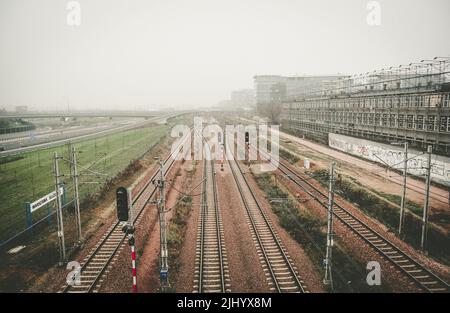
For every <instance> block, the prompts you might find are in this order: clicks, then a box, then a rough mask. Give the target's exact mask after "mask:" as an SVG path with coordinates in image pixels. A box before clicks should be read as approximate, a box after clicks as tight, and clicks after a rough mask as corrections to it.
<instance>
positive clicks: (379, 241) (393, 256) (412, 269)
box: [260, 150, 450, 293]
mask: <svg viewBox="0 0 450 313" xmlns="http://www.w3.org/2000/svg"><path fill="white" fill-rule="evenodd" d="M260 153H263V154H264V153H265V152H263V151H261V150H260ZM265 154H266V156H267V155H268V154H267V153H265ZM270 160H271V162H272V159H270ZM278 170H279V171H280V172H281V173H283V174H284V175H285V177H286V178H287V179H289V180H290V181H292V182H293V183H294V184H295V185H297V186H298V187H300V188H301V189H303V190H304V191H305V192H306V193H307V194H309V195H310V196H311V197H312V198H313V199H315V200H316V201H317V202H319V203H320V204H321V206H322V207H324V208H325V209H328V207H327V205H326V203H327V201H328V195H327V194H326V193H324V192H322V191H321V190H319V189H318V188H317V187H316V186H314V185H313V184H312V183H311V182H310V180H311V177H306V178H305V177H302V175H300V174H299V173H298V172H297V171H296V170H295V169H293V168H292V166H291V165H290V164H289V163H288V162H287V161H286V160H284V159H282V158H280V161H279V166H278ZM339 202H340V201H339V200H338V199H335V202H334V206H333V213H334V216H336V217H337V219H338V220H339V221H340V222H342V223H343V224H344V225H345V226H346V227H348V228H349V229H350V230H351V231H352V232H354V233H355V234H357V235H358V236H359V237H360V238H361V239H362V240H364V241H365V242H366V243H367V244H368V245H369V246H371V247H372V248H373V249H375V250H376V251H377V252H378V253H379V254H381V255H382V256H383V257H385V258H386V259H387V260H389V261H390V262H391V263H392V264H394V266H395V267H396V268H397V269H399V270H400V271H401V272H402V273H404V274H406V275H407V276H408V277H409V278H410V279H411V280H412V281H413V282H414V283H415V284H416V285H417V286H418V287H420V288H421V289H423V290H424V291H427V292H444V293H445V292H449V291H450V286H449V284H448V283H447V282H445V281H444V280H443V279H441V278H440V277H438V276H437V275H436V274H434V273H432V272H431V271H430V270H428V269H427V268H426V267H425V266H423V265H421V264H420V263H419V262H417V261H416V260H414V259H413V258H412V257H411V256H409V255H408V254H407V253H406V252H404V251H402V250H401V248H400V247H398V246H397V245H395V244H394V243H392V242H391V241H389V240H388V239H387V238H385V237H384V236H383V235H381V234H380V233H378V232H377V231H375V230H374V229H373V228H372V227H370V226H369V225H368V224H366V223H365V222H364V221H362V220H361V219H359V218H358V217H356V216H355V215H354V214H353V213H352V212H350V211H349V210H348V209H346V208H345V207H344V206H343V205H341V204H340V203H339Z"/></svg>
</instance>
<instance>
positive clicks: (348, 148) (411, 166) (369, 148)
mask: <svg viewBox="0 0 450 313" xmlns="http://www.w3.org/2000/svg"><path fill="white" fill-rule="evenodd" d="M328 144H329V146H330V147H332V148H334V149H337V150H341V151H344V152H346V153H349V154H353V155H356V156H359V157H362V158H365V159H369V160H371V161H374V162H377V163H381V164H384V165H389V166H391V167H393V168H395V169H398V170H402V169H403V154H404V152H403V148H402V147H397V146H391V145H387V144H382V143H378V142H374V141H370V140H365V139H358V138H354V137H349V136H344V135H338V134H329V137H328ZM408 159H409V160H408V173H410V174H413V175H418V176H424V175H425V173H426V168H427V163H428V162H427V156H426V154H425V153H423V152H420V151H417V150H414V149H409V150H408ZM431 180H433V181H436V182H439V183H441V184H444V185H447V186H450V158H448V157H444V156H439V155H434V154H433V155H432V156H431Z"/></svg>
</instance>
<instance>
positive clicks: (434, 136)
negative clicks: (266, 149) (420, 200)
mask: <svg viewBox="0 0 450 313" xmlns="http://www.w3.org/2000/svg"><path fill="white" fill-rule="evenodd" d="M443 68H444V69H446V68H448V63H447V62H444V66H442V64H441V66H440V67H439V68H437V67H434V69H435V70H434V72H433V71H430V70H428V71H427V74H426V75H424V74H423V73H422V72H420V71H417V69H416V72H412V73H411V72H409V73H406V74H405V75H398V74H397V75H395V73H393V74H392V75H388V73H383V74H382V75H381V74H376V75H374V76H376V77H378V78H376V77H375V78H374V77H371V78H372V79H371V80H370V79H367V77H366V78H365V79H361V78H359V80H357V79H356V78H352V79H348V80H347V81H342V82H341V86H339V87H338V88H335V89H334V90H332V91H330V92H328V93H325V94H324V93H322V94H321V95H319V94H314V95H310V96H309V97H308V96H307V97H304V98H303V99H300V100H290V101H285V102H284V103H283V109H282V113H281V123H282V128H283V129H284V130H286V131H289V132H291V133H293V134H296V135H303V136H306V137H309V138H312V139H315V140H317V141H320V142H323V143H325V144H328V134H330V133H334V134H342V135H347V136H353V137H358V138H363V139H369V140H373V141H378V142H384V143H392V142H404V141H408V142H409V143H410V145H411V146H413V147H416V148H418V149H420V150H422V151H423V150H424V149H426V146H427V145H429V144H432V145H433V150H434V151H435V152H436V153H439V154H442V155H447V156H448V155H450V83H449V77H448V71H446V70H443Z"/></svg>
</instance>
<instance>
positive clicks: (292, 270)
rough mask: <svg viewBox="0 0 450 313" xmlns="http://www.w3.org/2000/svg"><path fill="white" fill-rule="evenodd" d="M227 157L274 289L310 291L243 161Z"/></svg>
mask: <svg viewBox="0 0 450 313" xmlns="http://www.w3.org/2000/svg"><path fill="white" fill-rule="evenodd" d="M227 159H228V163H229V165H230V168H231V172H232V174H233V177H234V180H235V182H236V185H237V187H238V190H239V193H240V195H241V198H242V202H243V203H244V206H245V210H246V218H247V223H248V224H249V225H250V230H251V233H252V237H253V241H254V243H255V245H256V249H257V252H258V255H259V259H260V262H261V264H262V266H263V270H264V272H265V274H266V279H267V281H268V283H269V286H270V290H271V291H274V292H283V293H284V292H309V291H308V289H307V287H306V286H305V283H304V282H303V281H302V279H301V278H300V276H299V274H298V270H297V268H296V267H295V266H294V265H293V262H292V260H291V258H290V256H289V254H288V252H287V251H286V249H285V248H284V246H283V244H282V243H281V240H280V238H279V237H278V234H277V232H276V231H275V229H274V228H273V226H272V222H271V221H270V219H269V217H268V216H267V215H266V213H265V212H264V210H263V209H262V208H261V205H260V204H259V202H258V200H257V198H256V196H255V194H254V192H253V191H252V189H251V188H250V186H249V184H248V181H247V179H246V178H245V176H244V174H243V172H242V170H241V167H240V166H239V163H238V162H237V161H236V160H235V159H234V157H233V156H232V155H231V153H228V149H227Z"/></svg>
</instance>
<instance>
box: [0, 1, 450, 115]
mask: <svg viewBox="0 0 450 313" xmlns="http://www.w3.org/2000/svg"><path fill="white" fill-rule="evenodd" d="M367 2H368V1H366V0H341V1H337V0H328V1H327V0H313V1H302V0H271V1H269V0H221V1H217V0H201V1H200V0H128V1H125V0H80V1H79V3H80V4H81V25H80V26H78V27H76V26H75V27H74V26H68V25H67V23H66V16H67V13H68V11H67V10H66V3H67V1H64V0H0V108H3V107H5V108H7V109H13V108H14V107H15V106H16V105H27V106H28V107H31V108H35V109H43V110H46V109H48V110H54V109H60V110H63V109H66V108H67V102H69V106H70V108H71V109H74V108H77V109H129V110H134V109H152V108H153V109H158V108H170V107H172V108H175V107H178V108H179V107H192V106H210V105H215V104H216V103H217V102H218V101H220V100H223V99H227V98H228V97H229V93H230V91H231V90H233V89H240V88H252V87H253V79H252V77H253V75H255V74H279V75H296V74H337V73H345V74H356V73H361V72H367V71H370V70H375V69H379V68H382V67H386V66H388V67H389V66H394V65H400V64H407V63H410V62H415V61H420V60H421V59H426V58H432V57H434V56H448V55H449V53H450V40H448V30H449V29H450V19H449V18H448V13H449V12H450V1H448V0H430V1H425V0H422V1H417V0H384V1H379V3H380V4H381V25H380V26H369V25H368V24H367V22H366V16H367V14H368V10H367V9H366V5H367Z"/></svg>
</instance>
